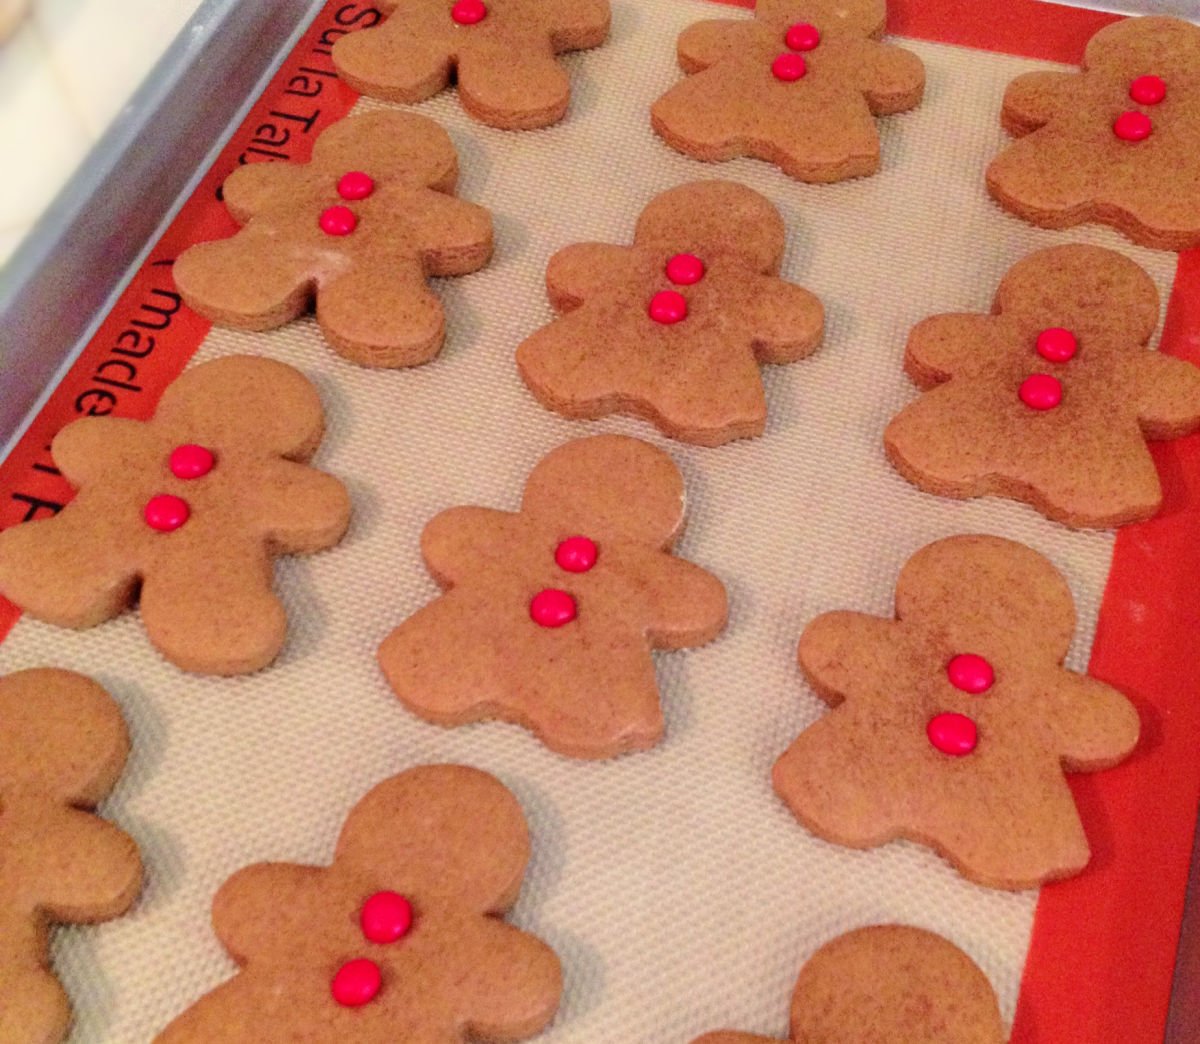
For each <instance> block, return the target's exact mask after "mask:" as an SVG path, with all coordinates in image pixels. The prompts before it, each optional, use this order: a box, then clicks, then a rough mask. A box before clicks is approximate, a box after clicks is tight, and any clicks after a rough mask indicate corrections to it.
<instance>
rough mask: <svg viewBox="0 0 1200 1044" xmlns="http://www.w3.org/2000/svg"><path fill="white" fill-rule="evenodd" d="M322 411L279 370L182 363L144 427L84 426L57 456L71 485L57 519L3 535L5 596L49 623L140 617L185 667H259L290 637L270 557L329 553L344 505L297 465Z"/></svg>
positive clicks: (322, 479) (0, 565)
mask: <svg viewBox="0 0 1200 1044" xmlns="http://www.w3.org/2000/svg"><path fill="white" fill-rule="evenodd" d="M323 431H324V417H323V415H322V411H321V401H320V399H319V398H318V396H317V390H316V389H315V388H314V387H313V386H312V385H311V384H310V383H309V382H308V380H307V379H305V377H304V376H303V375H301V374H300V373H298V372H297V371H296V370H293V369H292V368H291V367H290V366H285V365H283V364H282V363H277V362H272V361H270V360H268V359H255V358H250V357H248V356H230V357H228V358H224V359H218V360H216V361H214V362H208V363H204V364H203V365H201V366H197V367H195V368H194V369H191V370H187V371H186V372H185V373H184V374H183V376H181V377H180V378H179V379H178V380H176V381H175V383H174V384H172V385H171V386H170V387H169V388H168V389H167V390H166V392H165V393H164V394H163V397H162V399H161V401H160V402H159V404H158V410H157V412H156V413H155V415H154V419H153V420H150V421H135V420H128V419H124V418H116V417H85V418H83V419H82V420H77V421H75V422H74V423H72V424H69V425H67V427H65V428H63V430H62V431H61V432H59V434H58V436H57V437H56V438H55V439H54V443H53V446H52V454H53V457H54V462H55V464H56V465H57V466H58V467H59V468H60V469H61V471H62V473H63V475H64V477H65V478H66V479H67V480H68V481H69V482H70V483H71V484H72V485H73V486H75V487H77V488H78V490H79V492H78V494H77V495H76V497H75V499H74V500H73V501H72V502H71V503H69V504H68V505H67V506H66V507H65V508H64V509H63V510H62V511H61V512H60V513H59V514H58V515H56V516H55V517H53V518H47V519H40V520H37V521H34V522H25V523H22V524H20V525H17V526H13V527H12V528H10V529H8V530H6V531H5V532H3V533H0V594H3V595H4V596H5V597H6V598H9V599H10V600H12V601H13V602H15V603H16V604H17V605H18V606H20V607H21V608H22V609H23V610H24V611H25V612H27V613H29V614H30V615H31V616H34V617H37V618H38V619H39V620H45V621H47V622H49V623H52V624H56V625H58V626H60V627H74V628H84V627H92V626H94V625H95V624H99V623H102V622H103V621H105V620H108V619H111V618H112V617H114V616H117V615H118V614H119V613H120V612H121V611H122V610H124V609H125V608H126V607H127V606H128V605H130V603H132V602H133V601H134V599H135V597H138V595H139V591H140V603H141V616H142V623H143V624H144V625H145V627H146V633H147V634H148V635H149V637H150V641H151V642H152V643H153V644H154V646H155V647H156V648H157V649H158V650H159V652H161V653H162V654H163V655H164V656H165V657H166V658H167V659H168V660H170V661H171V662H172V663H174V664H176V665H177V666H179V667H182V668H183V669H184V670H188V671H198V672H201V673H205V674H244V673H248V672H250V671H256V670H258V669H259V668H260V667H265V666H266V665H267V664H268V663H270V662H271V661H272V660H273V659H274V658H275V656H276V654H277V653H278V652H279V650H280V648H281V647H282V645H283V642H284V638H285V637H286V633H287V619H286V617H285V615H284V610H283V605H282V604H281V603H280V601H279V599H278V598H277V597H276V596H275V594H274V593H273V592H272V590H271V575H272V568H271V559H272V558H273V557H275V556H276V555H281V554H306V553H309V552H313V551H319V550H321V549H322V548H326V547H332V546H333V545H334V544H336V543H337V542H338V541H339V540H340V539H341V537H342V534H343V533H344V532H345V531H346V526H347V525H348V523H349V520H350V501H349V498H348V496H347V495H346V490H345V488H344V487H343V486H342V484H341V483H340V482H338V481H337V480H336V479H334V478H331V477H330V476H329V475H326V474H323V473H322V472H320V471H316V470H315V469H313V468H310V467H308V466H307V465H306V464H305V463H304V462H305V461H307V460H309V458H311V457H312V455H313V453H315V452H316V449H317V446H318V444H319V443H320V441H321V435H322V433H323Z"/></svg>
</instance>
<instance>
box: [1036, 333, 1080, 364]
mask: <svg viewBox="0 0 1200 1044" xmlns="http://www.w3.org/2000/svg"><path fill="white" fill-rule="evenodd" d="M1078 350H1079V342H1078V341H1077V340H1076V339H1075V335H1074V334H1073V333H1071V331H1070V330H1064V329H1063V328H1062V327H1061V326H1052V327H1050V329H1048V330H1043V331H1042V332H1041V333H1040V334H1038V335H1037V353H1038V355H1040V356H1041V357H1042V358H1043V359H1045V360H1046V361H1047V362H1055V363H1064V362H1067V361H1068V360H1070V359H1073V358H1074V357H1075V353H1076V352H1077V351H1078Z"/></svg>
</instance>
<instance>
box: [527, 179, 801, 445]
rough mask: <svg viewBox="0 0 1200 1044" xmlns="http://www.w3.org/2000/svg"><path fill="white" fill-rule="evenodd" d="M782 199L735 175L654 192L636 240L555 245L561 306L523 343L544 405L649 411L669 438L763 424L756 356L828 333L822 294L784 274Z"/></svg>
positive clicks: (582, 412) (782, 358)
mask: <svg viewBox="0 0 1200 1044" xmlns="http://www.w3.org/2000/svg"><path fill="white" fill-rule="evenodd" d="M783 250H784V226H783V219H782V218H781V217H780V216H779V211H777V210H776V209H775V207H774V206H773V205H772V204H771V202H770V201H769V200H767V199H765V198H764V197H763V196H760V195H759V194H758V193H757V192H755V191H753V190H752V189H748V188H746V187H745V186H744V185H739V184H736V183H735V182H732V181H697V182H693V183H691V184H689V185H681V186H679V187H678V188H673V189H669V190H668V191H666V192H663V193H661V194H660V195H658V196H656V197H655V198H654V199H653V200H652V201H651V202H650V203H649V205H648V206H647V207H646V209H645V210H643V211H642V215H641V217H640V218H639V220H638V223H637V230H636V232H635V233H634V242H633V246H631V247H623V246H610V245H609V244H607V243H578V244H576V245H574V246H569V247H566V248H565V249H563V250H560V251H559V252H558V253H557V254H555V255H554V257H552V258H551V259H550V265H549V268H548V269H547V271H546V287H547V289H548V290H549V292H550V300H551V302H552V303H553V305H554V307H555V309H556V310H557V311H559V312H561V313H563V315H562V318H560V319H557V320H555V321H554V322H552V323H551V324H550V325H549V326H545V327H543V328H542V329H541V330H539V331H537V332H536V333H534V334H533V335H532V336H531V337H529V338H528V339H527V340H526V341H525V342H524V343H523V344H522V345H521V346H520V347H519V348H518V349H517V366H518V368H519V369H520V371H521V376H522V377H523V378H524V380H525V383H526V384H527V385H529V388H530V390H531V391H532V392H533V394H534V395H535V396H536V397H537V399H538V401H539V402H541V403H542V405H544V406H546V407H548V408H549V409H552V410H555V411H556V412H558V413H561V414H564V415H565V416H567V417H575V418H593V417H603V416H605V415H607V414H610V413H632V414H635V415H637V416H641V417H645V418H647V419H648V420H650V421H651V422H653V423H654V424H655V425H656V426H657V427H658V428H659V429H661V430H662V431H664V432H666V433H667V434H668V435H670V436H672V437H673V438H677V439H682V440H683V441H685V442H695V443H698V444H700V445H702V446H716V445H720V444H721V443H723V442H728V441H730V440H731V439H739V438H749V437H752V436H755V435H761V434H762V432H763V429H764V427H765V426H766V420H767V402H766V396H765V395H764V394H763V386H762V377H761V376H760V374H759V369H758V364H759V363H760V362H769V363H786V362H794V361H795V360H797V359H801V358H803V357H804V356H806V355H809V354H810V353H812V352H813V351H814V350H815V349H816V347H817V344H818V343H819V341H820V339H821V333H822V329H823V324H824V312H823V310H822V308H821V302H820V301H818V300H817V298H816V297H814V296H813V295H812V294H811V293H809V292H808V291H807V290H804V289H802V288H801V287H798V286H794V285H793V284H791V283H786V282H784V281H783V280H781V279H777V278H775V275H776V273H777V272H778V271H779V263H780V261H781V260H782V259H783Z"/></svg>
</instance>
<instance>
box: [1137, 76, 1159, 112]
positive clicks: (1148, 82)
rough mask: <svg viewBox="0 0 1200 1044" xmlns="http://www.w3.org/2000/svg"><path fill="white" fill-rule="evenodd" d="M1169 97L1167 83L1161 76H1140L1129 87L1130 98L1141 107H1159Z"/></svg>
mask: <svg viewBox="0 0 1200 1044" xmlns="http://www.w3.org/2000/svg"><path fill="white" fill-rule="evenodd" d="M1166 96H1167V83H1166V81H1165V80H1164V79H1163V78H1162V77H1161V76H1139V77H1138V78H1137V79H1136V80H1134V81H1133V83H1131V84H1130V85H1129V97H1131V98H1132V99H1133V100H1134V101H1135V102H1137V103H1138V104H1139V105H1157V104H1158V103H1159V102H1160V101H1162V100H1163V99H1164V98H1165V97H1166Z"/></svg>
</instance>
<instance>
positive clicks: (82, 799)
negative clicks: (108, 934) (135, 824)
mask: <svg viewBox="0 0 1200 1044" xmlns="http://www.w3.org/2000/svg"><path fill="white" fill-rule="evenodd" d="M128 753H129V734H128V732H127V731H126V729H125V722H124V721H123V720H122V718H121V712H120V710H119V709H118V708H117V705H116V704H115V703H114V702H113V701H112V699H111V698H110V697H109V695H108V693H106V692H105V691H104V690H103V689H102V688H101V687H100V686H99V685H97V684H96V683H95V682H94V681H92V680H91V679H90V678H85V677H83V675H80V674H75V673H73V672H71V671H62V670H54V669H51V668H39V669H35V670H27V671H18V672H17V673H15V674H10V675H7V676H6V677H3V678H0V1040H2V1041H5V1042H12V1044H24V1042H31V1044H33V1042H36V1044H56V1042H57V1041H60V1040H62V1039H63V1038H65V1037H66V1035H67V1030H68V1028H69V1027H70V1023H71V1005H70V1002H69V1000H68V998H67V995H66V993H65V992H64V991H63V988H62V986H61V985H59V982H58V980H57V979H56V978H55V977H54V973H53V972H52V971H51V969H50V948H49V942H50V939H49V935H50V933H49V928H50V925H51V924H52V923H60V924H89V923H94V922H97V921H107V920H110V919H112V918H114V917H117V916H119V915H121V914H123V913H124V912H125V911H126V910H128V909H129V907H130V906H132V905H133V901H134V900H135V899H136V898H137V895H138V892H140V891H141V887H142V863H141V859H140V858H139V856H138V850H137V846H136V845H135V844H134V842H133V839H132V838H130V837H129V836H128V835H127V834H125V833H124V832H122V831H120V830H118V829H117V828H116V827H114V826H112V825H111V824H109V823H106V822H105V821H104V820H102V819H100V818H99V817H98V816H96V815H93V814H92V813H93V811H94V810H95V808H96V805H97V804H98V803H99V802H100V801H101V800H103V799H104V797H106V796H107V794H108V792H109V791H110V790H111V789H112V788H113V785H114V784H115V783H116V781H117V777H118V776H120V774H121V769H122V768H124V766H125V758H126V756H127V755H128Z"/></svg>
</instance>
